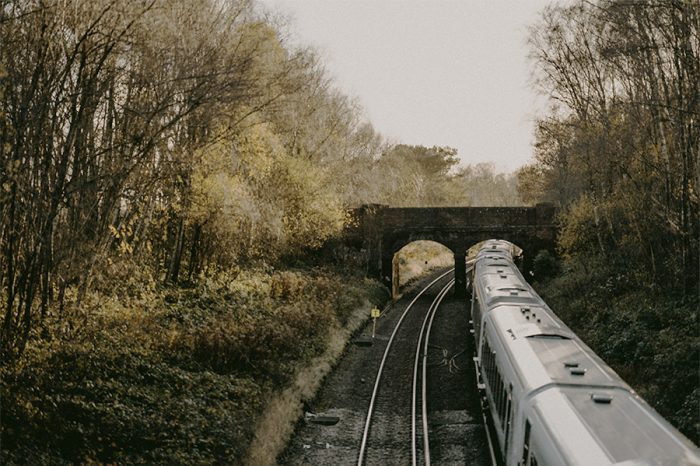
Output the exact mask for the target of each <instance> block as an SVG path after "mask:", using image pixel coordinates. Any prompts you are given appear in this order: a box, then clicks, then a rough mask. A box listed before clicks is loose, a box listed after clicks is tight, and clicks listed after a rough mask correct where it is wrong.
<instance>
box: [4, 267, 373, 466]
mask: <svg viewBox="0 0 700 466" xmlns="http://www.w3.org/2000/svg"><path fill="white" fill-rule="evenodd" d="M384 299H386V295H385V291H383V289H382V288H381V286H379V285H378V284H377V283H376V282H371V281H364V280H363V279H361V278H357V277H343V276H340V275H338V272H337V271H330V270H320V269H314V270H306V271H263V270H253V271H244V272H240V273H239V274H237V275H236V276H232V275H227V274H219V275H217V276H216V277H214V278H210V279H207V280H204V281H203V282H202V283H201V284H199V285H197V286H196V287H193V288H190V289H181V288H174V287H169V288H159V287H154V288H152V289H146V290H145V291H142V292H141V293H138V294H137V296H132V297H131V298H130V299H126V298H125V297H124V296H121V297H114V296H112V297H107V296H105V295H97V294H93V295H90V296H88V297H87V298H86V299H85V300H84V301H83V305H82V306H81V308H80V309H76V310H72V311H64V314H63V315H61V316H60V317H61V318H60V319H59V318H58V316H54V317H52V318H49V319H47V321H48V323H47V325H48V326H50V328H47V329H46V330H47V331H46V332H45V334H44V335H45V336H44V337H42V335H41V333H39V332H38V333H37V335H36V336H35V337H34V338H32V340H31V344H30V345H29V347H28V348H27V349H26V351H25V353H24V355H23V356H22V358H21V359H20V360H18V361H16V362H15V363H13V364H11V365H9V364H7V363H5V364H3V366H2V367H1V368H0V371H1V373H0V400H1V403H2V406H1V408H2V445H1V448H2V450H1V456H0V459H1V460H2V463H3V464H71V463H72V464H76V463H87V464H89V463H118V464H213V463H224V464H238V463H240V462H241V461H242V459H243V458H244V456H245V454H246V449H247V447H248V445H249V444H250V441H251V438H252V435H253V429H254V427H255V421H256V419H257V418H258V416H259V415H260V413H261V412H262V411H263V410H264V408H265V404H266V401H267V399H268V397H269V395H270V394H271V393H273V392H274V391H275V390H278V389H279V388H281V387H283V386H285V384H286V383H288V382H289V380H290V377H291V376H292V374H293V373H294V371H295V370H296V369H297V368H298V367H300V366H303V365H304V364H305V363H306V362H307V361H308V360H310V358H312V357H314V356H315V355H317V354H319V353H320V352H322V351H323V350H324V345H325V342H326V339H325V336H326V334H327V333H328V332H329V330H330V329H331V328H332V327H334V326H341V325H343V324H344V322H345V321H346V319H347V318H348V316H349V315H350V314H351V313H352V311H353V310H355V309H356V308H357V307H358V306H360V305H361V304H362V303H365V302H366V301H367V300H369V301H371V302H374V303H379V302H380V301H382V300H384ZM66 313H68V314H70V315H66ZM47 335H54V337H52V338H48V337H46V336H47Z"/></svg>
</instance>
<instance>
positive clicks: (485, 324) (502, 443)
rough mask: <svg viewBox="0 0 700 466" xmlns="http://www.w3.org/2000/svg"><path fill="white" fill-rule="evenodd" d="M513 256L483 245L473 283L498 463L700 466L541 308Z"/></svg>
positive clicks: (499, 245) (698, 457) (494, 243)
mask: <svg viewBox="0 0 700 466" xmlns="http://www.w3.org/2000/svg"><path fill="white" fill-rule="evenodd" d="M513 251H514V246H513V245H512V244H511V243H508V242H506V241H498V240H490V241H487V242H485V243H483V244H482V245H481V247H480V248H479V250H478V252H477V254H476V257H475V258H474V260H473V267H472V271H471V273H472V276H471V280H470V282H471V286H472V306H471V313H472V316H471V317H472V322H473V327H474V337H475V340H476V348H477V356H476V358H475V361H476V363H477V364H476V367H477V372H478V380H479V388H480V390H482V391H483V395H484V396H485V398H486V400H487V402H488V403H487V404H488V407H487V408H486V409H487V417H489V418H490V421H491V422H490V424H491V427H490V428H489V431H490V432H491V435H493V437H494V438H493V439H492V443H493V444H494V445H496V446H497V449H498V450H499V451H500V455H498V456H500V460H499V461H498V462H501V461H503V463H505V464H506V465H513V466H515V465H518V466H536V465H537V466H544V465H552V466H562V465H590V466H603V465H612V464H615V465H625V466H642V465H646V466H651V465H700V454H699V453H698V449H697V447H695V446H694V445H693V444H692V443H691V442H690V441H689V440H688V439H687V438H686V437H684V436H683V435H682V434H681V433H680V432H678V430H676V429H675V428H674V427H673V426H671V425H670V424H669V423H668V422H667V421H666V420H665V419H663V418H662V417H661V416H660V415H659V414H658V413H657V412H656V411H654V410H653V409H652V408H651V407H650V406H649V405H648V404H647V403H646V402H645V401H644V400H642V399H641V398H640V397H639V396H638V395H637V394H636V393H635V392H634V390H632V388H630V386H629V385H627V384H626V383H625V382H624V381H623V380H622V379H621V378H620V377H619V376H618V375H617V374H616V373H615V372H614V371H613V370H612V369H611V368H610V367H608V365H607V364H605V362H604V361H603V360H601V359H600V358H599V357H598V356H597V355H596V354H595V353H594V352H593V351H592V350H591V349H590V348H589V347H588V346H586V344H585V343H583V341H581V340H580V339H579V338H578V337H577V336H576V335H575V334H574V333H573V332H572V331H571V330H570V329H569V328H568V327H567V326H566V325H565V324H564V323H563V322H562V321H561V320H559V318H558V317H557V316H556V315H555V314H554V313H553V312H552V310H551V309H550V308H549V307H548V306H547V304H545V302H544V301H542V298H540V297H539V295H538V294H537V293H536V292H535V291H534V290H533V289H532V287H531V286H530V285H529V284H528V283H527V282H526V281H525V279H524V278H523V276H522V274H521V273H520V271H519V270H518V268H517V267H516V266H515V265H514V263H513ZM495 449H496V448H494V450H495Z"/></svg>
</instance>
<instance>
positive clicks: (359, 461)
mask: <svg viewBox="0 0 700 466" xmlns="http://www.w3.org/2000/svg"><path fill="white" fill-rule="evenodd" d="M453 271H454V268H452V269H450V270H448V271H447V272H445V273H443V274H442V275H440V276H439V277H437V278H436V279H435V280H433V281H432V282H430V283H429V284H428V285H427V286H426V287H425V288H423V289H422V290H421V291H420V293H418V294H417V295H416V296H415V298H413V300H412V301H411V302H410V303H409V304H408V306H406V310H405V311H403V314H401V317H400V318H399V321H398V322H397V323H396V326H395V327H394V330H393V332H391V336H390V337H389V341H388V342H387V344H386V348H385V349H384V355H383V356H382V361H381V363H380V364H379V369H378V370H377V376H376V379H375V381H374V389H373V390H372V398H371V399H370V402H369V408H368V409H367V418H366V419H365V427H364V431H363V433H362V442H361V443H360V452H359V455H358V458H357V466H362V464H363V463H364V459H365V450H366V448H367V437H368V436H369V427H370V425H371V423H372V413H373V412H374V403H375V401H376V399H377V393H378V392H379V384H380V382H381V378H382V372H383V371H384V364H385V363H386V358H387V356H388V355H389V350H390V349H391V344H392V343H393V341H394V337H395V336H396V333H397V332H398V330H399V327H401V323H402V322H403V320H404V318H405V317H406V315H407V314H408V311H409V310H410V309H411V307H412V306H413V304H415V302H416V301H418V298H420V297H421V296H422V295H423V293H425V292H426V291H428V289H429V288H430V287H431V286H433V285H434V284H435V283H437V282H438V281H439V280H441V279H442V278H444V277H445V276H447V275H449V274H450V273H452V272H453Z"/></svg>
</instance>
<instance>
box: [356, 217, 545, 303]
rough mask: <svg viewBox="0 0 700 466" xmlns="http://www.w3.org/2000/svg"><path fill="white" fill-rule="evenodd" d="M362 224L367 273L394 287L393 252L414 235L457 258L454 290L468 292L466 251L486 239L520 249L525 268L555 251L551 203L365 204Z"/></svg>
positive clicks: (461, 293) (407, 242) (412, 238)
mask: <svg viewBox="0 0 700 466" xmlns="http://www.w3.org/2000/svg"><path fill="white" fill-rule="evenodd" d="M363 212H364V213H365V215H364V217H363V219H362V221H361V222H360V223H361V224H362V230H363V232H364V235H365V239H366V244H367V249H368V251H369V263H368V269H367V272H368V273H367V274H368V276H371V277H375V278H380V279H381V281H382V282H383V283H384V284H385V285H386V286H387V287H389V288H390V289H392V288H393V287H392V276H393V258H394V254H395V253H396V252H397V251H399V250H400V249H401V248H403V247H404V246H406V245H407V244H409V243H411V242H413V241H416V240H429V241H435V242H437V243H440V244H443V245H445V246H446V247H448V248H449V249H450V250H452V252H453V254H454V258H455V293H456V294H457V295H459V296H463V295H464V294H465V293H466V265H465V260H466V252H467V250H468V249H469V248H470V247H471V246H473V245H474V244H476V243H478V242H480V241H485V240H488V239H503V240H506V241H510V242H512V243H514V244H517V245H518V246H519V247H520V248H522V249H523V251H524V256H525V257H524V263H523V268H524V269H525V271H526V272H527V271H529V270H531V263H532V259H533V258H534V256H535V254H536V253H537V251H539V250H542V249H547V250H550V251H551V252H554V247H555V239H556V234H557V226H556V222H555V216H556V210H555V208H554V206H552V205H551V204H538V205H537V206H535V207H436V208H392V207H387V206H377V205H374V206H369V208H365V209H364V210H363Z"/></svg>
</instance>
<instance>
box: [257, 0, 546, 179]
mask: <svg viewBox="0 0 700 466" xmlns="http://www.w3.org/2000/svg"><path fill="white" fill-rule="evenodd" d="M259 1H260V2H261V3H262V4H263V5H264V6H265V7H267V8H269V9H270V10H272V11H276V12H279V13H280V14H282V15H285V16H289V17H290V19H291V24H290V29H291V31H292V33H293V34H294V35H295V36H296V40H298V41H299V42H300V43H302V44H306V45H312V46H314V47H316V48H317V49H318V50H319V51H320V53H321V55H322V56H323V57H324V61H325V64H326V66H327V68H328V70H329V71H330V73H331V75H332V76H334V77H335V79H336V82H337V84H338V85H339V86H340V88H341V89H343V90H344V91H345V92H346V93H347V94H348V95H350V96H353V97H357V98H358V99H359V101H360V103H361V105H362V106H363V107H364V109H365V113H366V116H367V118H368V119H369V120H370V121H371V122H372V124H373V125H374V127H375V129H376V130H377V131H379V132H380V133H382V134H383V135H384V136H386V137H388V138H390V140H392V141H393V142H401V143H406V144H421V145H425V146H433V145H439V146H451V147H454V148H456V149H457V150H458V152H459V155H460V157H461V159H462V161H463V162H464V163H472V164H473V163H479V162H494V163H495V164H496V167H497V168H498V169H499V170H502V171H511V170H514V169H516V168H518V167H519V166H521V165H523V164H524V163H526V162H527V161H528V160H529V158H530V156H531V153H532V128H533V119H534V117H535V115H537V114H538V113H541V109H542V108H543V100H542V98H538V97H537V96H536V94H535V92H534V91H533V90H531V88H530V85H529V80H530V65H529V64H528V62H527V46H526V37H527V27H528V26H529V25H530V24H532V23H533V22H534V21H536V20H537V18H538V13H539V12H540V11H541V10H542V8H543V7H544V6H545V5H546V4H548V3H550V0H259Z"/></svg>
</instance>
